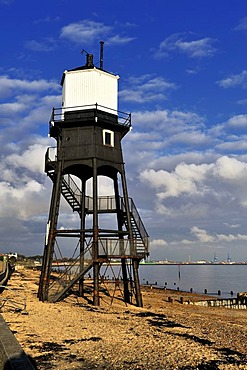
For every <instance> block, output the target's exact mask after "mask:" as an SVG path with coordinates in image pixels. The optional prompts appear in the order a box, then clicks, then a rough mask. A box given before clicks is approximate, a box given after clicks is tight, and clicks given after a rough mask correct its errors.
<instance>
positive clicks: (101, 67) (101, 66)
mask: <svg viewBox="0 0 247 370" xmlns="http://www.w3.org/2000/svg"><path fill="white" fill-rule="evenodd" d="M103 52H104V41H100V62H99V68H100V69H103Z"/></svg>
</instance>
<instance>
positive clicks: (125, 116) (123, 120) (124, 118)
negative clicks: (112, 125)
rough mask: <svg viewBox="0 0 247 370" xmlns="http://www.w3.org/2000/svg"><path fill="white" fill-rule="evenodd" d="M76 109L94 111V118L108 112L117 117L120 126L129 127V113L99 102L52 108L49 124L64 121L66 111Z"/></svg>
mask: <svg viewBox="0 0 247 370" xmlns="http://www.w3.org/2000/svg"><path fill="white" fill-rule="evenodd" d="M78 111H94V116H93V117H94V118H96V117H97V116H98V114H100V113H101V114H102V112H107V113H110V114H111V115H113V116H115V117H117V121H118V124H119V125H121V126H126V127H130V126H131V113H125V112H122V111H120V110H116V109H112V108H109V107H105V106H104V105H100V104H97V103H96V104H90V105H81V106H74V107H62V108H53V109H52V113H51V118H50V124H51V125H53V124H54V123H55V122H59V121H64V120H65V117H66V113H67V112H69V113H72V112H75V113H76V112H78Z"/></svg>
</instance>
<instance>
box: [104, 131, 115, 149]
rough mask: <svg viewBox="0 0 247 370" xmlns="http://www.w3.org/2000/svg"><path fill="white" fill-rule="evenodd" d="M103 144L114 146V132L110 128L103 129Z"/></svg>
mask: <svg viewBox="0 0 247 370" xmlns="http://www.w3.org/2000/svg"><path fill="white" fill-rule="evenodd" d="M103 144H104V145H107V146H114V132H113V131H110V130H103Z"/></svg>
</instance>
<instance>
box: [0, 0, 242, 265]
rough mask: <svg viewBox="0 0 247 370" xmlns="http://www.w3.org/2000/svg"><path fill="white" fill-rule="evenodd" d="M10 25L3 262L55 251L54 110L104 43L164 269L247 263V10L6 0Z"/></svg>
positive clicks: (1, 80) (2, 142)
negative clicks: (64, 79)
mask: <svg viewBox="0 0 247 370" xmlns="http://www.w3.org/2000/svg"><path fill="white" fill-rule="evenodd" d="M0 17H1V22H0V34H1V38H0V40H1V47H0V129H1V131H0V155H1V162H0V167H1V171H0V200H1V207H0V235H1V237H0V251H3V252H8V251H17V252H19V253H22V254H26V255H34V254H41V253H42V252H43V243H44V235H45V229H46V221H47V213H48V209H49V202H50V193H51V182H50V180H49V179H48V178H47V177H46V174H45V173H44V154H45V151H46V148H47V147H48V146H53V145H54V141H53V139H50V138H49V137H48V122H49V118H50V113H51V109H52V107H53V106H55V107H60V106H61V87H60V79H61V76H62V73H63V71H64V70H65V69H72V68H75V67H78V66H80V65H82V64H84V63H85V55H82V54H81V50H82V49H85V50H86V51H87V52H89V53H92V54H94V61H95V63H96V65H97V63H98V61H99V41H101V40H103V41H104V42H105V48H104V68H105V69H106V70H108V71H109V72H112V73H114V74H118V75H119V76H120V81H119V109H120V110H123V111H126V112H131V113H132V124H133V130H132V131H131V132H130V133H129V134H128V135H127V136H126V137H125V138H124V142H123V150H124V158H125V163H126V172H127V181H128V190H129V195H130V196H131V197H133V199H134V201H135V203H136V205H137V207H138V209H139V211H140V213H141V216H142V218H143V220H144V223H145V225H146V228H147V230H148V232H149V234H150V239H151V258H152V259H166V258H168V259H175V260H184V261H186V260H188V259H189V258H190V259H191V260H197V259H207V260H210V259H213V256H214V253H216V254H217V256H218V257H219V259H220V260H226V258H227V255H228V253H229V254H230V255H231V257H232V259H233V260H236V261H239V260H243V261H246V260H247V230H246V213H247V190H246V189H247V187H246V184H247V155H246V152H247V141H246V138H247V112H246V110H247V95H246V90H247V65H246V60H247V58H246V57H247V51H246V42H247V8H246V2H245V1H237V2H236V1H230V0H224V1H223V0H218V1H215V0H214V1H212V0H201V1H196V0H187V1H184V0H180V1H179V0H169V1H167V0H163V1H155V0H154V1H152V2H151V1H147V0H146V1H145V0H142V1H129V0H126V1H124V2H122V1H121V2H120V1H119V2H118V1H112V0H110V1H104V2H103V1H99V0H96V1H94V2H91V3H90V2H88V3H87V4H85V2H82V1H79V0H74V1H68V0H60V1H58V0H52V1H51V0H50V1H47V0H43V1H35V3H34V4H32V3H30V1H27V0H22V1H16V0H0ZM66 222H67V223H69V222H71V218H69V219H68V218H66V216H65V215H64V223H65V224H66Z"/></svg>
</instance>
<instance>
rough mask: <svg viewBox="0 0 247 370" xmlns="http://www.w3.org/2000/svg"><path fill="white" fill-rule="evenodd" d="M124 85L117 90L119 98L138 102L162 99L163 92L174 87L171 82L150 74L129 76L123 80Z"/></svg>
mask: <svg viewBox="0 0 247 370" xmlns="http://www.w3.org/2000/svg"><path fill="white" fill-rule="evenodd" d="M125 86H126V87H125V88H123V89H122V90H121V91H120V92H119V97H120V98H121V100H122V101H129V102H135V103H140V104H143V103H146V102H154V101H160V100H164V99H166V95H165V93H166V92H167V91H169V90H173V89H175V88H176V85H175V84H174V83H173V82H169V81H166V80H165V79H164V78H163V77H155V76H152V75H143V76H139V77H131V78H130V79H129V80H127V81H126V82H125Z"/></svg>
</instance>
